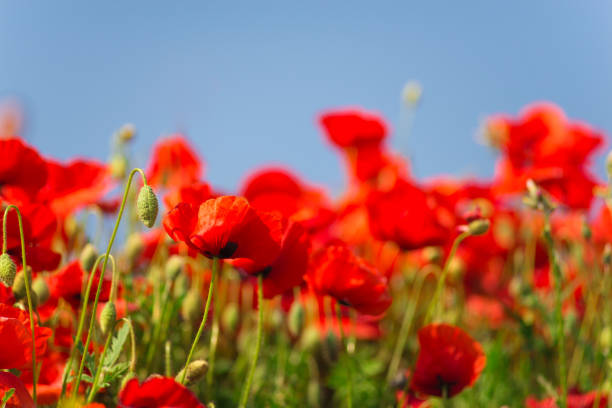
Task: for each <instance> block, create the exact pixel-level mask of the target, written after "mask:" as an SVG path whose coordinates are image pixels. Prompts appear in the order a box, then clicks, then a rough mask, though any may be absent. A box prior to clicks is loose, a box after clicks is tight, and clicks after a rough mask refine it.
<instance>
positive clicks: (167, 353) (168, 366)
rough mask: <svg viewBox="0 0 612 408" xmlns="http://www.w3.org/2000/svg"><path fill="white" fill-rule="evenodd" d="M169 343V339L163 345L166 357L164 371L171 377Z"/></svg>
mask: <svg viewBox="0 0 612 408" xmlns="http://www.w3.org/2000/svg"><path fill="white" fill-rule="evenodd" d="M170 347H171V343H170V340H166V345H165V353H164V354H165V357H166V366H165V367H164V368H165V371H164V372H165V373H166V377H172V355H171V353H170V352H171V350H170Z"/></svg>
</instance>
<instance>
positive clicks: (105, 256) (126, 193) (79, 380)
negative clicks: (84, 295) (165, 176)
mask: <svg viewBox="0 0 612 408" xmlns="http://www.w3.org/2000/svg"><path fill="white" fill-rule="evenodd" d="M136 172H139V173H140V176H141V177H142V182H143V184H144V185H147V178H146V176H145V174H144V172H143V171H142V169H139V168H136V169H133V170H132V171H131V172H130V176H129V177H128V181H127V183H126V185H125V191H124V193H123V199H122V200H121V207H120V208H119V214H117V221H116V222H115V227H114V228H113V233H112V235H111V238H110V241H108V247H107V248H106V254H105V255H104V262H103V263H102V272H101V275H100V276H104V271H106V264H107V263H108V258H109V256H110V251H111V249H112V247H113V243H114V242H115V238H116V237H117V230H118V229H119V223H120V222H121V217H122V216H123V211H124V210H125V203H126V201H127V198H128V195H129V192H130V186H131V185H132V179H133V177H134V174H135V173H136ZM113 275H114V274H113ZM101 289H102V279H100V282H99V283H98V291H97V292H96V297H95V299H94V304H93V310H94V311H95V310H96V307H97V306H98V299H99V297H100V292H101ZM94 320H95V319H91V321H90V323H89V330H88V332H87V340H86V341H85V347H84V351H83V356H82V358H81V365H80V367H79V372H78V374H77V379H76V385H75V387H74V395H75V396H76V394H77V392H78V389H79V385H80V383H81V375H82V374H83V366H84V365H85V355H86V354H87V347H89V342H90V340H91V335H92V332H93V326H94Z"/></svg>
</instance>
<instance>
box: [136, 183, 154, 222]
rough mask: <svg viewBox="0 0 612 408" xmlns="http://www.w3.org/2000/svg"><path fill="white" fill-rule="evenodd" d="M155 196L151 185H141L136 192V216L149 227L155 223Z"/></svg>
mask: <svg viewBox="0 0 612 408" xmlns="http://www.w3.org/2000/svg"><path fill="white" fill-rule="evenodd" d="M157 209H158V204H157V197H156V196H155V193H154V192H153V189H152V188H151V186H149V185H146V186H142V188H141V189H140V192H139V193H138V201H137V203H136V210H137V213H138V218H140V221H142V223H143V224H144V225H146V226H147V227H149V228H151V227H152V226H153V224H155V219H156V218H157Z"/></svg>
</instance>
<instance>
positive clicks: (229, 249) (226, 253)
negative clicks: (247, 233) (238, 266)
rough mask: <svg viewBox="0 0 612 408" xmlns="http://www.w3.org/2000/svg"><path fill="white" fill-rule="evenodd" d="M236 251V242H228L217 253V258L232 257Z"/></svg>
mask: <svg viewBox="0 0 612 408" xmlns="http://www.w3.org/2000/svg"><path fill="white" fill-rule="evenodd" d="M237 249H238V244H237V243H236V242H231V241H229V242H228V243H227V244H225V246H224V247H223V248H221V250H220V251H219V258H230V257H231V256H232V255H234V253H235V252H236V250H237Z"/></svg>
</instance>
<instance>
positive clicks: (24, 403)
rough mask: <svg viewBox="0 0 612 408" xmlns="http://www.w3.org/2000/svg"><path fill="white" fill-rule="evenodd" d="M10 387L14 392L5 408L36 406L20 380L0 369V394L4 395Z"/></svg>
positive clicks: (29, 407) (30, 407) (31, 407)
mask: <svg viewBox="0 0 612 408" xmlns="http://www.w3.org/2000/svg"><path fill="white" fill-rule="evenodd" d="M11 388H12V389H14V390H15V393H14V394H13V396H12V397H11V398H10V399H9V400H8V402H7V404H6V408H36V405H35V404H34V400H32V397H31V396H30V394H29V393H28V390H26V387H25V386H24V385H23V383H22V382H21V380H20V379H19V378H17V377H15V376H14V375H13V374H11V373H7V372H5V371H0V395H2V396H4V395H5V394H6V392H7V391H8V390H10V389H11Z"/></svg>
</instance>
